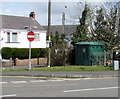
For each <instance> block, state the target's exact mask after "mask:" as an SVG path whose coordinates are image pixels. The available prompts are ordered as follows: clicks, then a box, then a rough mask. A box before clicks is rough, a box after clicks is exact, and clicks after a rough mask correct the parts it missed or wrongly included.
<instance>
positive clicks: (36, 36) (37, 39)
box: [35, 33, 40, 41]
mask: <svg viewBox="0 0 120 99" xmlns="http://www.w3.org/2000/svg"><path fill="white" fill-rule="evenodd" d="M35 41H40V34H39V33H35Z"/></svg>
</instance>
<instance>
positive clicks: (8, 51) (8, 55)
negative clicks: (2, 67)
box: [2, 47, 12, 59]
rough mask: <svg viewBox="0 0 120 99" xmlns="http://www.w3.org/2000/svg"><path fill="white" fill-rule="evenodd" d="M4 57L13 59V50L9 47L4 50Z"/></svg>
mask: <svg viewBox="0 0 120 99" xmlns="http://www.w3.org/2000/svg"><path fill="white" fill-rule="evenodd" d="M2 57H3V58H4V59H10V58H11V57H12V49H11V48H9V47H4V48H2Z"/></svg>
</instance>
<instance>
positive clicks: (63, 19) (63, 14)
mask: <svg viewBox="0 0 120 99" xmlns="http://www.w3.org/2000/svg"><path fill="white" fill-rule="evenodd" d="M62 34H65V13H64V12H62Z"/></svg>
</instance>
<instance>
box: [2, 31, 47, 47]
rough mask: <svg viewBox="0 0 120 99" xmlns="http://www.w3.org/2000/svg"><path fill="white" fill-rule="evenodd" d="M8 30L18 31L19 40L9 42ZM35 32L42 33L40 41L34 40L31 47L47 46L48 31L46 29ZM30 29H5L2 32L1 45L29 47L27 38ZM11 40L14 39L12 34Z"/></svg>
mask: <svg viewBox="0 0 120 99" xmlns="http://www.w3.org/2000/svg"><path fill="white" fill-rule="evenodd" d="M7 32H10V33H12V32H17V33H18V34H17V36H18V40H17V42H7ZM33 32H34V33H40V40H39V41H35V40H34V41H32V42H31V48H46V33H45V32H44V31H33ZM27 33H28V31H21V30H3V31H1V32H0V34H1V38H2V41H1V47H11V48H29V41H28V39H27ZM10 36H11V38H10V39H11V41H12V35H11V34H10Z"/></svg>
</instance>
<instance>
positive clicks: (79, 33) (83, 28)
mask: <svg viewBox="0 0 120 99" xmlns="http://www.w3.org/2000/svg"><path fill="white" fill-rule="evenodd" d="M88 13H89V8H88V6H87V4H85V7H84V10H83V12H82V17H81V18H79V25H77V26H76V32H75V33H73V41H72V43H73V44H74V43H76V42H82V41H87V40H88V37H87V33H88V29H87V27H88V25H87V24H86V21H87V15H88Z"/></svg>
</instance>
